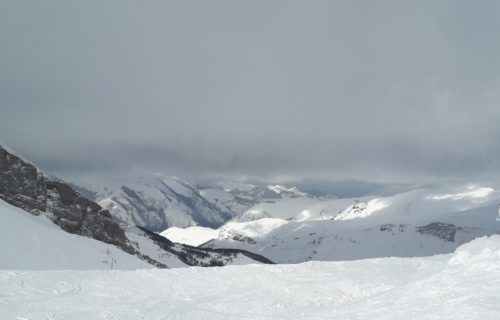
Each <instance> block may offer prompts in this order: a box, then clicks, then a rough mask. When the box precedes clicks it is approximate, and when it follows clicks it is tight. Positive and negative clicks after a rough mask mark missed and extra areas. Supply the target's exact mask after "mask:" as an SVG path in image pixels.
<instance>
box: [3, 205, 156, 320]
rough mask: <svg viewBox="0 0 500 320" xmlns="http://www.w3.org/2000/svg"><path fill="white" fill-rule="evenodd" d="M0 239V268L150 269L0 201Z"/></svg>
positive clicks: (126, 256) (89, 239) (114, 248)
mask: <svg viewBox="0 0 500 320" xmlns="http://www.w3.org/2000/svg"><path fill="white" fill-rule="evenodd" d="M0 240H1V241H0V269H30V270H55V269H57V270H62V269H71V270H100V269H104V270H106V269H111V268H113V269H143V268H152V267H153V266H152V265H150V264H148V263H146V262H145V261H143V260H140V259H139V258H137V257H135V256H132V255H130V254H127V253H125V252H123V251H122V250H120V249H118V248H116V247H115V246H112V245H108V244H106V243H103V242H100V241H97V240H94V239H91V238H86V237H81V236H78V235H75V234H70V233H67V232H66V231H64V230H61V229H60V228H59V227H58V226H57V225H55V224H54V223H53V222H52V221H50V220H49V219H48V218H47V217H45V216H43V215H41V216H33V215H32V214H30V213H28V212H26V211H24V210H22V209H19V208H17V207H14V206H12V205H10V204H8V203H6V202H5V201H3V200H0ZM0 301H1V300H0ZM0 319H3V318H1V317H0Z"/></svg>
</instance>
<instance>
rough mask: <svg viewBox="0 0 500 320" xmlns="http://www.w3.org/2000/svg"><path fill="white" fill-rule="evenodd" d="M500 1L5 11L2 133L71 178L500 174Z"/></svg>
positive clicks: (0, 24)
mask: <svg viewBox="0 0 500 320" xmlns="http://www.w3.org/2000/svg"><path fill="white" fill-rule="evenodd" d="M499 9H500V3H498V2H497V1H475V2H471V1H439V2H436V1H418V2H416V1H415V2H408V1H404V2H402V1H370V2H368V1H252V2H244V1H168V2H164V1H142V2H137V1H106V2H102V1H85V2H83V1H82V2H67V1H44V2H40V1H22V2H21V1H3V2H2V3H0V45H1V48H2V50H0V67H1V72H0V135H1V137H2V138H3V140H4V141H6V142H8V143H9V144H10V145H11V146H12V147H14V148H15V149H17V150H19V151H20V152H21V153H23V154H25V155H26V156H28V157H30V158H31V159H32V160H33V161H34V162H36V163H38V164H39V165H40V166H41V167H43V168H46V169H47V170H49V171H51V172H53V173H56V174H61V175H66V174H68V175H69V174H89V173H95V172H115V173H120V172H127V171H128V170H131V169H136V168H143V169H146V170H156V171H162V172H165V173H168V174H175V175H180V176H184V175H186V176H190V177H193V178H196V177H205V176H246V177H251V178H256V179H266V178H268V179H279V178H280V177H281V178H283V179H285V178H286V179H288V178H290V177H294V178H300V177H302V178H304V177H311V178H328V179H350V178H355V179H373V180H391V179H395V180H398V181H409V180H416V179H423V178H425V179H436V178H457V177H480V176H485V175H492V174H496V172H497V171H498V170H499V169H500V163H499V161H498V160H497V159H499V156H500V154H499V153H500V152H499V151H498V150H500V148H499V145H498V144H499V143H498V141H500V139H499V138H500V126H498V120H499V119H500V106H499V95H500V93H499V92H500V91H499V90H498V88H499V85H500V77H499V76H498V75H499V74H500V61H499V58H498V57H499V56H500V45H499V44H498V42H497V41H495V39H496V38H497V33H498V30H500V21H499V20H498V19H497V17H496V13H497V12H499Z"/></svg>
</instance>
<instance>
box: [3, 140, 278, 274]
mask: <svg viewBox="0 0 500 320" xmlns="http://www.w3.org/2000/svg"><path fill="white" fill-rule="evenodd" d="M176 190H177V192H181V187H180V186H179V187H178V189H176ZM16 207H17V208H16ZM0 210H1V212H0V224H1V225H2V226H3V228H5V230H4V232H1V233H0V242H1V243H2V244H5V248H3V249H4V250H2V252H1V253H2V257H1V258H2V259H1V261H2V262H0V265H1V266H2V267H5V268H15V269H25V268H40V269H45V268H46V269H58V268H78V269H83V268H97V269H99V268H103V267H115V268H120V269H121V268H125V269H127V268H137V267H144V266H149V267H152V266H155V267H161V268H166V267H179V266H186V265H195V266H222V265H228V264H242V263H272V262H271V261H269V260H267V259H265V258H264V257H261V256H259V255H256V254H252V253H250V252H247V251H244V250H239V249H228V250H226V249H210V248H208V249H204V248H192V247H190V246H188V245H183V244H176V243H172V242H171V241H169V240H167V239H165V238H163V237H161V236H158V235H157V234H155V233H153V232H151V231H149V230H147V229H144V228H135V227H131V228H123V227H121V226H120V225H118V224H117V223H116V222H115V221H114V220H113V218H112V216H111V214H110V213H109V212H108V211H107V210H105V209H103V208H102V207H101V206H100V205H98V204H97V203H95V202H93V201H92V200H89V199H87V198H86V197H84V196H83V195H82V194H80V193H79V192H77V191H75V190H74V189H73V188H72V187H71V186H70V185H69V184H67V183H65V182H64V181H61V180H55V179H52V178H50V177H48V176H46V175H45V174H43V173H42V172H41V171H40V170H39V169H38V168H36V167H35V166H34V165H33V164H32V163H30V162H29V161H27V160H25V159H23V158H22V157H21V156H19V155H17V154H15V153H13V152H11V151H10V150H8V149H6V148H4V147H1V146H0ZM12 223H14V225H15V227H16V228H11V224H12ZM19 230H25V232H19ZM103 248H105V250H104V249H103ZM103 252H104V253H105V256H104V257H103ZM82 254H83V255H82ZM40 257H42V259H40ZM115 257H117V258H119V259H117V258H115ZM103 263H106V265H103Z"/></svg>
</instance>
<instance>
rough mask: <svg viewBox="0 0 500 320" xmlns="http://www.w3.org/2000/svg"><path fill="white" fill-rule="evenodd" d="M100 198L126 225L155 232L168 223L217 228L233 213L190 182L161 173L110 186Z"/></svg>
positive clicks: (104, 205) (114, 215)
mask: <svg viewBox="0 0 500 320" xmlns="http://www.w3.org/2000/svg"><path fill="white" fill-rule="evenodd" d="M107 190H108V191H107V192H105V193H102V194H98V196H97V201H98V203H99V204H100V205H101V206H103V207H104V208H106V209H108V210H109V211H110V212H111V214H112V215H113V217H115V218H116V219H117V220H118V221H120V222H121V223H123V224H126V225H137V226H141V227H145V228H148V229H150V230H153V231H161V230H164V229H165V228H167V227H169V226H181V227H186V226H194V225H201V226H208V227H218V226H220V225H222V224H223V223H224V222H226V221H227V220H229V219H231V218H232V217H233V216H234V213H233V212H231V211H229V210H226V208H221V207H218V206H216V205H214V204H213V203H211V202H210V201H208V200H207V199H206V198H205V197H203V195H202V194H201V193H200V192H199V191H198V190H197V189H195V188H194V187H193V186H191V185H190V184H189V183H187V182H185V181H182V180H180V179H178V178H174V177H164V176H161V175H151V176H141V177H137V178H133V179H130V180H128V181H125V182H124V183H123V184H118V185H117V186H112V187H109V188H107Z"/></svg>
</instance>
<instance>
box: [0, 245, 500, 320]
mask: <svg viewBox="0 0 500 320" xmlns="http://www.w3.org/2000/svg"><path fill="white" fill-rule="evenodd" d="M499 292H500V236H492V237H490V238H485V237H484V238H480V239H476V240H474V241H472V242H471V243H468V244H465V245H463V246H461V247H460V248H458V249H457V250H456V252H455V253H453V254H449V255H440V256H433V257H426V258H381V259H369V260H359V261H338V262H307V263H302V264H296V265H246V266H230V267H224V268H194V267H193V268H182V269H170V270H157V269H156V270H137V271H45V272H40V271H0V305H1V308H0V319H54V320H57V319H149V320H155V319H157V320H160V319H207V320H217V319H384V320H386V319H404V320H407V319H450V320H451V319H453V320H456V319H481V320H496V319H499V318H500V295H499V294H498V293H499Z"/></svg>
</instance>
